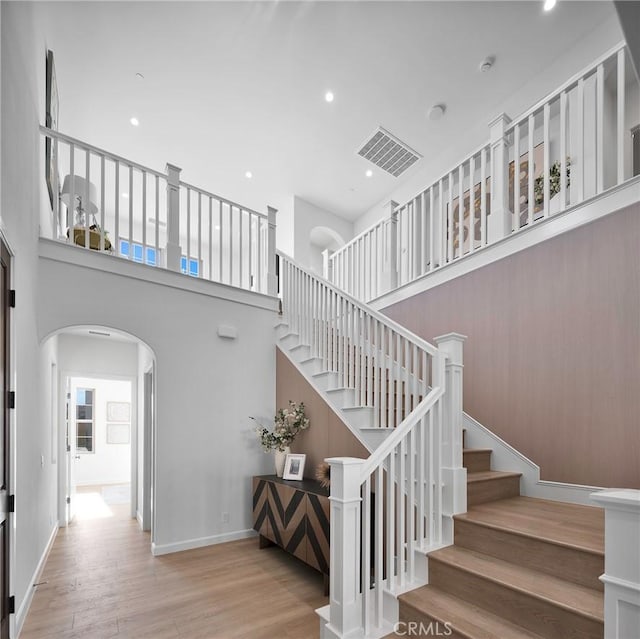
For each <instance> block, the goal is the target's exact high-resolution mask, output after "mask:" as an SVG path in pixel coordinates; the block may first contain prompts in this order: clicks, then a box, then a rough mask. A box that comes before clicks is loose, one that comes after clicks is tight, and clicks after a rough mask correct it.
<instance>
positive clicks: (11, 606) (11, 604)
mask: <svg viewBox="0 0 640 639" xmlns="http://www.w3.org/2000/svg"><path fill="white" fill-rule="evenodd" d="M15 612H16V598H15V596H14V595H11V597H9V614H10V615H13V614H15Z"/></svg>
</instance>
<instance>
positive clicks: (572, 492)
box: [463, 413, 604, 506]
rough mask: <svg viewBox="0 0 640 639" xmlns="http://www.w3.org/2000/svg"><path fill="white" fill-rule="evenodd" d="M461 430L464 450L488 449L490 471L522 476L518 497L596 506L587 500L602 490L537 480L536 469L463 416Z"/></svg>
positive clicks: (512, 449) (526, 459) (511, 447)
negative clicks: (464, 441) (464, 433)
mask: <svg viewBox="0 0 640 639" xmlns="http://www.w3.org/2000/svg"><path fill="white" fill-rule="evenodd" d="M463 428H465V429H466V431H467V432H466V441H467V447H468V448H491V450H492V451H493V453H492V454H491V467H492V468H493V469H494V470H501V471H511V472H518V473H522V479H521V481H520V493H521V494H522V495H523V496H524V497H536V498H538V499H550V500H552V501H564V502H568V503H570V504H580V505H582V506H597V504H595V503H594V502H593V501H591V500H590V498H589V495H590V494H591V493H593V492H596V491H598V490H604V488H602V487H599V486H582V485H579V484H566V483H563V482H557V481H546V480H543V479H540V466H538V465H537V464H535V463H534V462H532V461H531V460H530V459H528V458H527V457H525V456H524V455H523V454H522V453H520V452H519V451H517V450H516V449H515V448H513V446H510V445H509V444H507V442H505V441H504V440H503V439H501V438H500V437H498V436H497V435H496V434H495V433H492V432H491V431H490V430H489V429H488V428H486V427H484V426H483V425H482V424H480V422H478V421H476V420H475V419H473V417H470V416H469V415H467V414H466V413H464V416H463Z"/></svg>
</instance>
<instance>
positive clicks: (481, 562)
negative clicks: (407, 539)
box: [429, 546, 604, 622]
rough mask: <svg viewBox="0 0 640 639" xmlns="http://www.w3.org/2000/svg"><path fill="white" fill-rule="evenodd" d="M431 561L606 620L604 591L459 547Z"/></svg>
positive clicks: (434, 554) (437, 553)
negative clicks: (439, 562) (445, 564)
mask: <svg viewBox="0 0 640 639" xmlns="http://www.w3.org/2000/svg"><path fill="white" fill-rule="evenodd" d="M429 559H430V560H438V561H442V562H444V563H447V564H449V565H450V566H454V567H456V568H459V569H460V570H464V571H467V572H471V573H474V574H476V575H479V576H481V577H482V578H483V579H488V580H490V581H493V582H495V583H500V584H502V585H503V586H505V587H507V588H510V589H513V590H517V591H520V592H525V593H527V594H530V595H532V596H534V597H536V598H538V599H541V600H544V601H547V602H550V603H552V604H553V605H557V606H559V607H561V608H564V609H566V610H569V611H573V612H575V613H577V614H580V615H583V616H585V617H588V618H591V619H594V620H596V621H599V622H602V621H603V619H604V598H603V596H602V593H601V592H598V591H597V590H594V589H592V588H587V587H586V586H579V585H577V584H574V583H572V582H569V581H566V580H564V579H560V578H558V577H553V576H551V575H547V574H544V573H542V572H539V571H537V570H532V569H530V568H524V567H522V566H518V565H516V564H513V563H509V562H507V561H503V560H501V559H496V558H495V557H492V556H490V555H485V554H483V553H479V552H475V551H473V550H467V549H466V548H459V547H457V546H448V547H446V548H442V549H440V550H436V551H434V552H432V553H429Z"/></svg>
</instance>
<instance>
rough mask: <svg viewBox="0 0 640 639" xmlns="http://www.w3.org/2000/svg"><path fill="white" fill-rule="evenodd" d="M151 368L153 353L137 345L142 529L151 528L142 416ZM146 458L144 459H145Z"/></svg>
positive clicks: (147, 440) (149, 451)
mask: <svg viewBox="0 0 640 639" xmlns="http://www.w3.org/2000/svg"><path fill="white" fill-rule="evenodd" d="M152 367H153V353H152V352H151V350H150V349H149V348H148V347H147V346H145V345H144V344H142V343H139V344H138V410H137V415H138V429H137V431H138V435H137V449H138V450H137V458H138V468H137V496H136V516H137V518H138V521H140V522H141V525H142V527H143V529H145V530H148V529H150V527H151V522H150V521H149V518H150V508H149V505H150V500H151V494H150V489H151V486H150V481H151V480H150V471H151V455H152V449H151V441H150V440H151V438H150V437H149V438H147V436H146V433H145V414H144V377H145V374H146V373H147V372H149V371H150V370H152ZM145 456H146V457H145Z"/></svg>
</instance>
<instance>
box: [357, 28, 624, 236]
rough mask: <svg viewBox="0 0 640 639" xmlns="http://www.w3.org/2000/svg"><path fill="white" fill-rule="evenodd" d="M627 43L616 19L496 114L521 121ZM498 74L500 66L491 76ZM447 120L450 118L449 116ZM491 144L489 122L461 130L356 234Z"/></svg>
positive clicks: (360, 223)
mask: <svg viewBox="0 0 640 639" xmlns="http://www.w3.org/2000/svg"><path fill="white" fill-rule="evenodd" d="M622 40H623V35H622V31H621V29H620V25H619V23H618V21H617V19H616V17H615V16H612V17H611V18H610V19H609V20H608V21H607V22H605V23H604V24H602V25H601V26H600V27H599V28H598V29H597V30H596V31H594V32H592V33H590V34H589V35H588V36H587V37H585V38H583V39H582V40H580V41H578V42H577V43H576V44H575V45H574V46H573V47H572V48H571V49H570V50H569V51H567V52H566V53H565V54H564V55H563V56H562V57H560V58H558V59H557V60H555V61H554V64H553V66H552V67H550V68H548V69H545V71H544V72H543V73H542V74H540V75H538V76H536V77H534V78H531V79H529V80H528V81H525V83H524V84H523V86H522V88H521V89H520V90H518V91H516V92H515V93H514V94H513V95H512V97H511V98H510V99H509V100H507V101H506V102H505V103H504V104H501V105H500V104H497V105H496V107H495V114H496V115H498V114H499V113H501V112H505V113H507V114H508V115H509V116H511V117H512V118H516V117H518V116H519V115H520V114H521V113H523V112H524V111H525V110H526V109H528V108H529V107H531V106H533V105H534V104H535V103H536V102H538V100H540V99H541V98H543V97H544V96H546V95H547V94H548V93H550V92H551V91H553V90H555V89H556V88H557V87H559V86H560V85H561V84H562V83H563V82H565V81H566V80H567V79H569V78H570V77H571V76H572V75H574V74H575V73H577V72H578V71H580V70H582V69H583V68H584V67H586V66H587V65H588V64H590V63H591V62H593V61H594V60H595V59H596V58H597V57H598V56H599V55H601V54H603V53H605V52H606V51H607V50H608V49H610V48H611V47H613V46H615V45H616V44H617V43H618V42H620V41H622ZM494 72H498V66H497V65H496V68H495V69H494V70H493V71H491V73H494ZM445 117H446V116H445ZM488 140H489V127H488V122H475V123H473V122H469V128H468V130H466V131H464V130H460V131H458V132H456V135H455V136H452V139H451V143H450V144H449V145H447V147H446V148H438V149H437V150H434V153H433V154H432V155H431V156H428V155H427V156H425V158H424V159H423V160H422V161H421V162H420V163H419V166H417V167H416V169H415V170H414V171H412V172H411V174H410V175H409V176H408V177H407V179H406V180H405V181H404V182H402V183H401V184H399V185H398V187H397V188H396V189H394V190H393V191H392V192H391V193H389V194H388V195H387V196H385V197H384V198H383V199H382V200H381V201H380V202H379V203H378V204H376V205H375V206H373V207H371V208H370V209H369V210H368V211H366V212H365V213H363V214H362V215H361V216H360V217H359V218H358V219H357V220H356V221H355V222H354V232H355V234H358V233H361V232H362V231H364V230H365V229H367V228H368V227H370V226H372V225H373V224H374V223H376V222H377V221H379V220H380V219H382V218H383V217H385V215H386V212H385V210H384V205H385V204H386V203H387V202H389V200H395V201H397V202H398V203H400V204H404V203H405V202H406V201H407V200H409V199H410V198H411V197H413V196H414V195H416V194H417V193H419V192H420V191H421V190H424V189H425V188H426V187H428V186H429V185H430V184H432V183H433V182H434V181H435V180H437V179H439V178H440V177H441V176H442V175H443V174H444V173H445V172H447V171H448V170H449V169H450V168H451V167H453V166H455V165H456V164H457V163H458V162H460V161H461V160H463V159H464V158H465V157H466V156H467V155H468V154H469V153H471V151H473V150H474V149H476V148H478V147H480V145H481V144H484V143H486V142H488Z"/></svg>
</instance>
